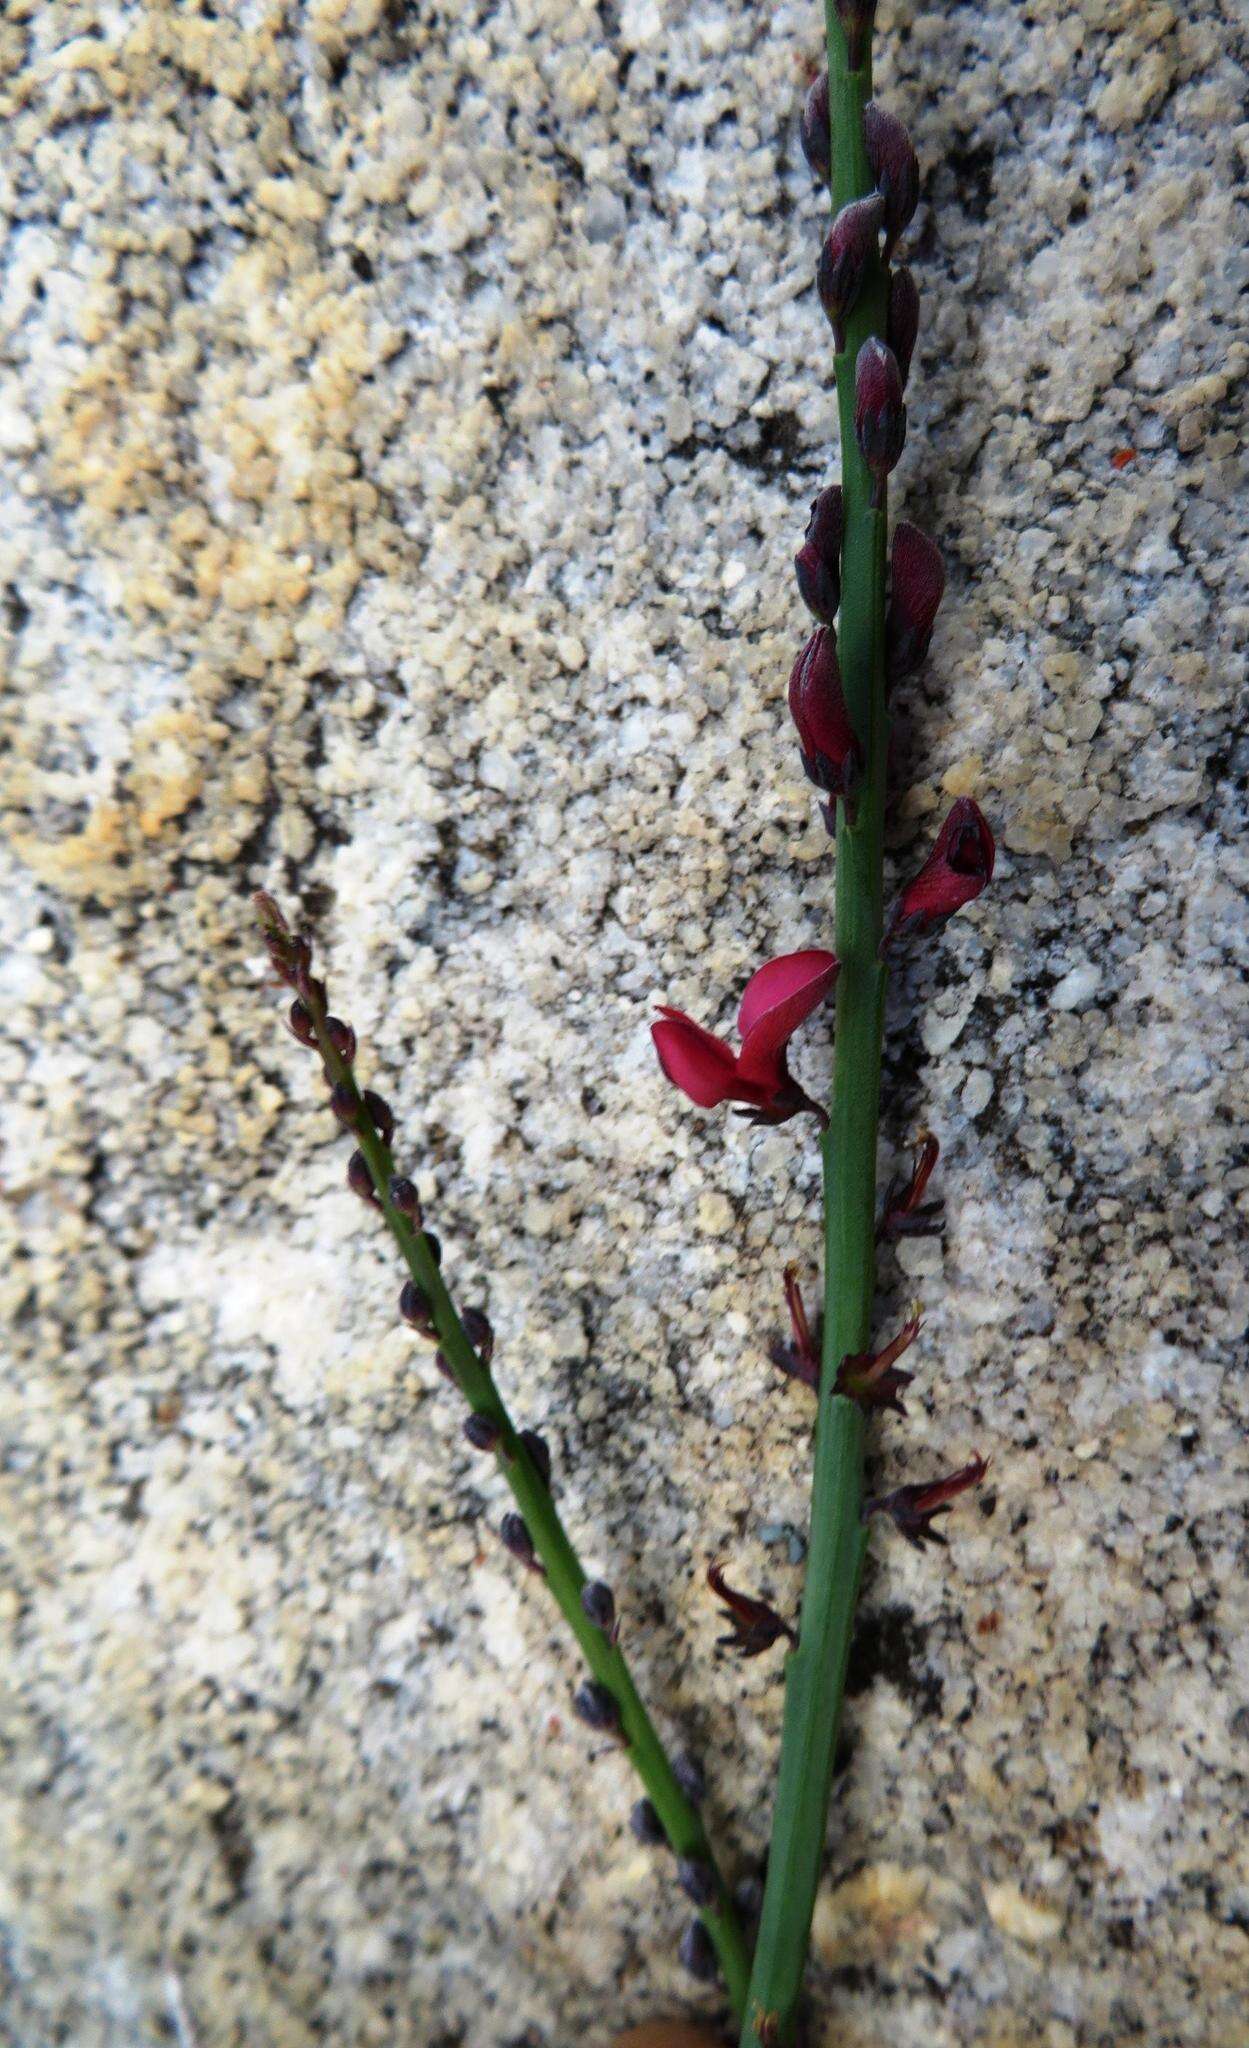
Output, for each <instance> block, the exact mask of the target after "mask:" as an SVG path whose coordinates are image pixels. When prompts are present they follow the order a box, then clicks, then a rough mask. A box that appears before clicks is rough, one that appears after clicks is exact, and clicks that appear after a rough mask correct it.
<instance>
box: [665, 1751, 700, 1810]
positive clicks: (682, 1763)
mask: <svg viewBox="0 0 1249 2048" xmlns="http://www.w3.org/2000/svg"><path fill="white" fill-rule="evenodd" d="M672 1775H673V1777H674V1778H675V1779H676V1781H677V1784H678V1785H679V1786H680V1787H681V1790H682V1791H683V1792H684V1794H685V1796H686V1798H687V1799H688V1800H689V1802H690V1805H691V1806H701V1805H702V1803H703V1801H704V1799H705V1798H706V1797H707V1774H706V1772H705V1771H704V1769H703V1767H702V1765H701V1764H700V1763H699V1761H698V1758H697V1757H696V1756H691V1754H690V1752H689V1750H688V1749H683V1750H682V1751H681V1753H680V1755H679V1756H677V1757H675V1758H674V1759H673V1764H672Z"/></svg>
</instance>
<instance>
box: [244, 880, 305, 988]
mask: <svg viewBox="0 0 1249 2048" xmlns="http://www.w3.org/2000/svg"><path fill="white" fill-rule="evenodd" d="M252 902H253V903H254V904H255V906H256V915H257V917H258V918H259V919H260V929H261V936H262V937H263V939H264V942H265V951H266V952H267V953H268V955H269V965H270V967H271V968H272V969H273V972H274V973H275V974H276V975H277V977H278V980H279V981H284V982H285V983H286V985H287V987H288V988H293V989H294V990H295V993H296V994H297V995H300V996H302V995H303V994H304V984H305V982H306V981H307V978H308V973H309V970H310V968H311V965H312V948H311V946H310V945H309V944H308V941H307V939H305V938H297V937H296V935H295V933H294V932H292V930H291V928H290V926H289V924H288V923H287V922H286V919H285V917H284V916H283V914H282V912H281V911H280V910H279V908H278V906H277V904H276V903H275V902H274V900H273V898H272V896H270V895H269V894H268V892H267V891H266V890H264V889H257V891H256V893H255V895H254V896H253V897H252Z"/></svg>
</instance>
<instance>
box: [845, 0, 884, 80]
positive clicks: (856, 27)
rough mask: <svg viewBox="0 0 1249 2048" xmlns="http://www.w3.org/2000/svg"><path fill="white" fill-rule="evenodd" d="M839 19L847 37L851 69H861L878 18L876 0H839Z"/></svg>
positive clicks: (847, 51)
mask: <svg viewBox="0 0 1249 2048" xmlns="http://www.w3.org/2000/svg"><path fill="white" fill-rule="evenodd" d="M837 19H838V21H839V22H840V23H841V26H842V31H843V33H844V35H845V38H846V54H847V56H848V57H849V59H850V69H851V70H852V71H861V70H862V68H863V60H864V58H865V57H866V55H867V39H868V37H869V36H870V35H871V33H872V23H873V22H874V21H875V19H876V0H837Z"/></svg>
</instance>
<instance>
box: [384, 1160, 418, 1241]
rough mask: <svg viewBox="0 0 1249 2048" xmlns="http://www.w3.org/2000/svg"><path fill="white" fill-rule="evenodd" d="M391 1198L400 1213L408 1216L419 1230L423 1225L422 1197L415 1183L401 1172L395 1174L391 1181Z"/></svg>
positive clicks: (410, 1221)
mask: <svg viewBox="0 0 1249 2048" xmlns="http://www.w3.org/2000/svg"><path fill="white" fill-rule="evenodd" d="M390 1199H391V1202H392V1203H393V1205H394V1207H395V1208H396V1209H397V1210H398V1211H399V1214H400V1215H401V1216H406V1217H407V1219H408V1221H409V1223H415V1225H416V1227H417V1229H418V1230H419V1229H420V1227H421V1198H420V1196H419V1195H418V1194H417V1192H416V1186H415V1183H414V1182H412V1181H410V1180H408V1179H406V1178H405V1176H404V1175H403V1174H401V1173H397V1174H395V1175H394V1177H393V1179H392V1180H391V1183H390Z"/></svg>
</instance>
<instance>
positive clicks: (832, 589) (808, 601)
mask: <svg viewBox="0 0 1249 2048" xmlns="http://www.w3.org/2000/svg"><path fill="white" fill-rule="evenodd" d="M842 523H843V520H842V506H841V485H840V484H830V485H829V487H828V489H827V490H826V491H821V492H820V495H819V497H818V498H814V499H812V502H811V517H810V518H809V519H808V521H807V530H806V532H805V533H804V535H803V537H802V546H801V547H800V548H799V550H798V552H797V554H796V555H795V556H794V574H795V575H796V576H797V578H798V589H799V592H800V594H801V597H802V601H803V603H804V604H805V606H806V608H807V610H808V611H809V612H811V613H813V614H814V616H815V617H816V618H817V619H818V620H819V622H820V624H821V625H822V626H831V625H832V623H833V620H834V619H835V618H836V616H837V606H838V605H839V604H840V602H841V529H842Z"/></svg>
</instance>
